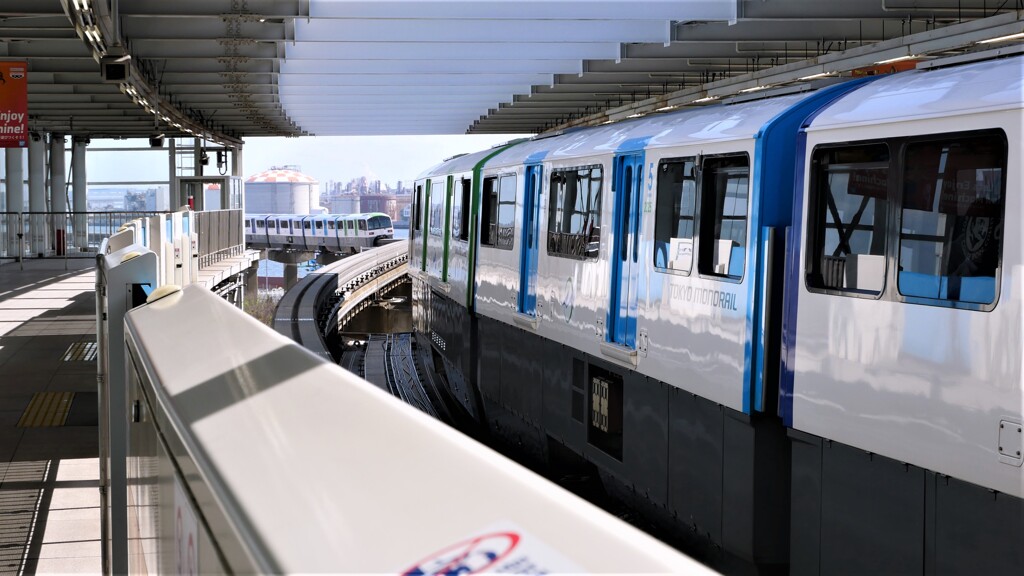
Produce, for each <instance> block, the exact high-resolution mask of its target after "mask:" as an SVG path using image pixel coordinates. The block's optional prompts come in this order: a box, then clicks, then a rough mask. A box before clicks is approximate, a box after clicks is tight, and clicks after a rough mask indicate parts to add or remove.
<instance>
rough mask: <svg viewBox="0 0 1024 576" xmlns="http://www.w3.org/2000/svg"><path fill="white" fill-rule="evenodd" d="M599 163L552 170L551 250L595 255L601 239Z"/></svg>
mask: <svg viewBox="0 0 1024 576" xmlns="http://www.w3.org/2000/svg"><path fill="white" fill-rule="evenodd" d="M601 182H602V171H601V167H600V166H587V167H581V168H572V169H568V170H556V171H554V172H552V173H551V181H550V186H549V198H548V242H547V249H548V254H551V255H554V256H564V257H567V258H579V259H583V258H596V257H597V255H598V251H599V248H600V241H601Z"/></svg>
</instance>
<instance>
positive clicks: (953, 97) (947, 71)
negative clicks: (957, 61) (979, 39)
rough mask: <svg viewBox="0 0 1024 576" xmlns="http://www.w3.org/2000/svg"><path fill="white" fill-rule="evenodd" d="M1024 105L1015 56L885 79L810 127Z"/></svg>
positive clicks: (1022, 66)
mask: <svg viewBox="0 0 1024 576" xmlns="http://www.w3.org/2000/svg"><path fill="white" fill-rule="evenodd" d="M1022 103H1024V57H1022V56H1017V57H1014V58H1006V59H1003V60H989V61H985V62H977V63H974V64H967V65H964V66H957V67H954V68H939V69H933V70H911V71H908V72H903V73H901V74H894V75H892V76H888V77H885V78H881V79H879V80H876V81H874V82H871V83H869V84H867V85H865V86H862V87H861V88H858V89H857V90H854V91H853V92H851V93H849V94H847V95H846V96H844V97H843V98H841V99H840V100H838V101H837V102H835V103H833V104H832V105H831V106H829V107H828V108H827V109H826V110H824V111H822V113H821V114H820V115H818V117H817V118H815V120H814V122H813V123H812V124H811V128H810V129H811V130H814V129H822V128H835V127H839V126H846V125H856V124H863V123H867V122H872V123H877V122H900V121H905V120H909V119H912V118H934V117H944V116H950V115H955V114H962V113H964V112H968V111H969V112H983V111H991V110H1000V109H1011V108H1020V107H1021V104H1022Z"/></svg>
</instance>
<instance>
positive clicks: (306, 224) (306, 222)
mask: <svg viewBox="0 0 1024 576" xmlns="http://www.w3.org/2000/svg"><path fill="white" fill-rule="evenodd" d="M302 227H303V228H305V229H306V230H309V228H310V226H309V220H306V221H305V222H303V223H302Z"/></svg>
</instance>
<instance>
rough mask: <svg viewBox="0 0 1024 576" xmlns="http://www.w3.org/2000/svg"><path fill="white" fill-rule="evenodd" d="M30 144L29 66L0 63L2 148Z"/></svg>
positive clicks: (0, 142) (0, 145)
mask: <svg viewBox="0 0 1024 576" xmlns="http://www.w3.org/2000/svg"><path fill="white" fill-rule="evenodd" d="M27 142H28V64H27V63H26V62H3V61H0V148H24V147H25V146H26V144H27Z"/></svg>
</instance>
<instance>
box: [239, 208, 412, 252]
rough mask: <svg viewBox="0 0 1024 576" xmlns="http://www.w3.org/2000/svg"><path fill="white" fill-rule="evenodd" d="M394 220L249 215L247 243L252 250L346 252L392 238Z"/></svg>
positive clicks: (376, 214)
mask: <svg viewBox="0 0 1024 576" xmlns="http://www.w3.org/2000/svg"><path fill="white" fill-rule="evenodd" d="M394 235H395V229H394V226H393V225H392V222H391V217H390V216H388V215H387V214H384V213H380V212H371V213H366V214H246V215H245V238H246V243H247V244H248V245H249V246H251V247H253V248H278V249H285V250H320V251H322V252H346V251H353V250H359V249H360V248H368V247H371V246H376V245H378V244H380V242H381V240H386V239H388V238H392V237H393V236H394Z"/></svg>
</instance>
